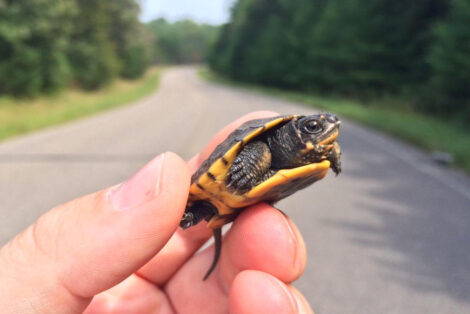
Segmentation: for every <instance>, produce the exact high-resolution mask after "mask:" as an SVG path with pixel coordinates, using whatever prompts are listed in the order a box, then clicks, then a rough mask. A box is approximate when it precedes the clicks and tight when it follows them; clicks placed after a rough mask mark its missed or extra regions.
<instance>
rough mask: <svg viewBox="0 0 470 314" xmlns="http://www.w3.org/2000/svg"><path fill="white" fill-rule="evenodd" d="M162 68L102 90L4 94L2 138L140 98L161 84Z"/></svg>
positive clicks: (0, 102) (0, 122)
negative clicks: (24, 96)
mask: <svg viewBox="0 0 470 314" xmlns="http://www.w3.org/2000/svg"><path fill="white" fill-rule="evenodd" d="M159 74H160V69H157V68H152V69H150V70H149V71H147V73H146V74H145V75H144V77H142V78H140V79H138V80H135V81H128V80H123V79H119V80H116V81H115V82H113V83H112V84H110V85H109V86H107V87H105V88H102V89H100V90H98V91H93V92H87V91H83V90H79V89H76V88H70V89H66V90H64V91H61V92H59V93H57V94H55V95H47V96H39V97H37V98H32V99H14V98H8V97H1V98H0V140H2V139H6V138H8V137H12V136H15V135H19V134H22V133H27V132H31V131H34V130H37V129H41V128H45V127H48V126H51V125H56V124H60V123H64V122H67V121H70V120H74V119H78V118H82V117H85V116H89V115H92V114H94V113H97V112H101V111H104V110H108V109H111V108H115V107H117V106H120V105H124V104H127V103H130V102H132V101H135V100H138V99H140V98H142V97H143V96H145V95H147V94H149V93H151V92H152V91H154V90H155V88H156V87H157V86H158V82H159Z"/></svg>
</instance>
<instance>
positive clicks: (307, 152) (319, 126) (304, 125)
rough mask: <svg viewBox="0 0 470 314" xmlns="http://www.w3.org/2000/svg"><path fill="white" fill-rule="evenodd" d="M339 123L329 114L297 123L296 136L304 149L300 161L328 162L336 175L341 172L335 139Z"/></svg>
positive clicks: (304, 119) (336, 118)
mask: <svg viewBox="0 0 470 314" xmlns="http://www.w3.org/2000/svg"><path fill="white" fill-rule="evenodd" d="M340 124H341V121H340V120H339V119H338V117H337V116H336V115H334V114H331V113H322V114H315V115H310V116H305V117H302V118H300V119H298V121H297V134H298V135H297V136H298V137H299V138H300V141H301V143H302V145H304V147H303V148H302V149H300V154H301V156H302V158H301V159H304V160H306V161H310V162H317V161H321V160H325V159H326V160H329V161H330V162H331V168H332V169H333V171H334V172H335V173H336V174H339V173H340V172H341V162H340V156H341V151H340V147H339V144H338V143H337V142H336V139H337V138H338V135H339V126H340Z"/></svg>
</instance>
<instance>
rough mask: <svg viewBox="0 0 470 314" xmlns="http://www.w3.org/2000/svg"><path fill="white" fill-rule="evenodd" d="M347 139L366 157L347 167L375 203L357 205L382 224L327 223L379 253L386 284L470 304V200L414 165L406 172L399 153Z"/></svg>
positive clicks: (350, 152) (347, 145) (357, 153)
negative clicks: (436, 293)
mask: <svg viewBox="0 0 470 314" xmlns="http://www.w3.org/2000/svg"><path fill="white" fill-rule="evenodd" d="M344 143H345V145H344V150H345V151H347V154H348V155H350V156H354V159H358V160H362V161H363V162H361V163H356V164H355V166H356V167H355V168H353V169H348V167H345V175H347V176H351V177H352V178H354V179H355V180H357V182H358V184H361V182H362V183H368V182H369V183H370V185H368V184H366V185H367V186H368V188H367V191H366V192H364V193H367V197H368V198H369V200H370V201H364V202H362V201H361V202H360V203H356V204H351V208H352V209H353V210H356V211H362V210H363V211H366V212H368V214H369V215H371V214H372V216H374V217H375V218H376V219H377V221H378V223H368V222H363V221H352V220H350V219H344V220H334V221H333V220H329V221H327V222H326V223H328V224H330V225H333V226H335V227H338V228H343V229H345V230H347V233H348V234H350V237H351V238H350V239H351V240H352V241H355V242H357V243H359V245H361V246H365V247H367V248H368V249H370V250H372V251H377V252H378V254H377V257H376V258H375V259H374V260H375V262H376V263H377V265H379V269H380V272H381V275H382V276H383V280H384V284H386V283H387V282H390V281H395V282H397V283H399V284H402V285H406V286H408V287H409V288H411V289H412V290H415V291H416V293H417V294H423V293H428V292H441V293H445V294H448V295H449V296H451V297H453V298H456V299H458V300H460V301H464V302H469V303H470V298H469V295H470V294H469V293H470V271H469V270H470V246H469V245H470V228H469V226H470V208H469V204H468V202H467V203H466V201H465V200H464V199H463V198H462V197H458V196H459V195H457V194H456V192H454V191H452V190H449V189H448V188H447V187H446V186H444V185H441V184H440V183H439V182H438V181H436V180H430V179H429V178H427V177H426V175H424V174H422V173H419V172H418V171H416V170H414V169H412V168H411V167H410V168H409V169H408V170H409V171H406V169H404V168H403V164H399V161H398V160H397V159H396V158H394V157H393V156H386V157H384V152H383V151H380V148H376V151H373V150H371V147H370V146H368V147H367V148H365V147H363V144H362V145H361V142H360V141H358V140H355V139H353V138H345V141H344ZM362 143H363V142H362ZM385 178H386V179H385ZM374 182H381V183H380V184H377V183H375V184H374ZM370 186H372V187H370ZM358 214H360V213H358ZM384 251H386V252H385V254H384ZM379 256H380V257H379ZM385 256H386V257H387V258H386V257H385Z"/></svg>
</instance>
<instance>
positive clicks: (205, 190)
mask: <svg viewBox="0 0 470 314" xmlns="http://www.w3.org/2000/svg"><path fill="white" fill-rule="evenodd" d="M295 117H297V116H296V115H286V116H277V117H271V118H265V119H257V120H251V121H248V122H246V123H244V124H242V125H241V126H240V127H239V128H237V129H236V130H235V131H234V132H232V133H231V134H230V135H229V136H228V137H227V139H226V140H225V141H223V142H222V143H221V144H219V145H218V146H217V147H216V149H215V150H214V152H213V153H212V154H211V155H210V156H209V158H208V159H207V160H205V161H204V162H203V163H202V165H201V167H200V168H199V169H198V170H197V171H196V172H195V173H194V174H193V176H192V178H191V187H190V190H189V199H188V205H191V204H192V203H194V202H196V201H201V200H204V201H208V202H210V203H211V204H213V205H214V206H215V207H216V208H217V211H218V214H216V215H214V216H213V217H212V218H211V219H210V221H209V223H208V227H210V228H219V227H221V226H222V225H224V224H226V223H228V222H230V221H232V220H233V219H235V217H236V216H237V215H238V213H239V212H240V210H242V209H244V208H246V207H247V206H249V205H252V204H255V203H258V202H260V201H266V202H271V203H273V202H276V201H278V200H280V199H283V198H284V197H287V196H289V195H291V194H293V193H294V192H296V191H298V190H299V189H303V188H305V187H307V186H309V185H310V184H312V183H314V182H315V181H318V180H320V179H322V178H323V177H324V176H325V175H326V174H327V172H328V169H329V167H330V161H328V160H324V161H321V162H319V163H312V164H308V165H305V166H301V167H297V168H293V169H282V170H279V171H277V172H276V173H275V174H274V175H272V176H271V177H269V178H268V179H267V180H265V181H263V182H261V183H260V184H258V185H256V186H254V187H253V188H252V189H250V190H249V191H247V192H245V193H243V194H239V193H237V191H229V190H227V188H226V183H225V182H226V178H227V174H228V172H229V170H230V167H231V165H232V163H233V161H234V160H235V157H236V156H237V155H238V153H239V152H240V151H241V150H242V149H243V147H244V146H245V145H246V144H247V143H249V142H250V141H252V140H254V139H256V138H257V137H258V136H260V135H262V134H263V133H265V132H266V131H268V130H271V129H273V128H276V127H280V126H282V125H284V124H285V123H286V122H289V121H290V120H292V119H293V118H295Z"/></svg>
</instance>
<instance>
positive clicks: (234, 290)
mask: <svg viewBox="0 0 470 314" xmlns="http://www.w3.org/2000/svg"><path fill="white" fill-rule="evenodd" d="M273 115H276V113H273V112H256V113H252V114H248V115H246V116H244V117H242V118H241V119H238V120H237V121H235V122H233V123H231V124H230V125H228V126H227V127H225V128H224V129H223V130H222V131H220V132H219V133H218V134H217V135H216V136H215V137H214V138H213V139H212V140H211V141H210V143H209V144H208V145H207V146H206V147H205V148H204V149H203V151H202V152H201V153H200V154H198V155H196V156H195V157H194V158H192V159H191V160H190V161H189V162H187V163H186V162H184V161H183V160H182V159H181V158H180V157H178V156H177V155H175V154H173V153H165V154H162V155H160V156H158V157H156V158H155V159H154V160H152V161H150V162H149V163H148V164H147V165H146V166H145V167H144V168H142V169H141V170H140V171H139V172H138V173H137V174H136V175H134V176H133V177H132V178H131V179H129V180H128V181H126V182H124V183H123V184H121V185H118V186H114V187H110V188H108V189H104V190H102V191H99V192H96V193H93V194H90V195H87V196H84V197H82V198H79V199H76V200H73V201H71V202H69V203H66V204H63V205H60V206H58V207H56V208H54V209H52V210H50V211H49V212H47V213H45V214H44V215H43V216H41V217H40V218H39V219H38V220H37V221H36V222H35V223H34V224H33V225H32V226H30V227H29V228H27V229H26V230H25V231H23V232H22V233H21V234H19V235H17V236H16V237H15V238H14V239H12V240H11V241H10V242H9V243H7V244H6V245H5V246H4V247H2V248H1V250H0V308H1V309H2V313H82V312H85V313H88V314H90V313H227V312H230V313H313V311H312V310H311V308H310V306H309V305H308V303H307V301H306V300H305V298H304V297H303V296H302V294H301V293H300V292H299V291H297V290H296V289H295V288H294V287H293V286H292V285H291V282H293V281H294V280H296V279H297V278H299V277H300V276H301V274H302V272H303V270H304V268H305V264H306V256H307V255H306V251H305V244H304V241H303V239H302V237H301V235H300V233H299V231H298V230H297V228H296V227H295V225H294V223H293V222H292V221H291V220H290V219H289V218H288V217H286V216H285V215H283V214H282V213H281V212H279V211H278V210H276V209H274V208H272V207H271V206H268V205H266V204H258V205H255V206H252V207H251V208H249V209H247V210H245V211H244V212H243V213H242V214H241V215H240V216H239V217H238V218H237V220H236V221H235V222H234V224H233V225H232V227H231V229H230V230H229V231H228V232H227V233H226V234H225V236H224V238H223V246H222V254H221V258H220V261H219V264H218V265H217V267H216V269H215V271H214V272H213V273H212V275H211V276H210V277H209V278H208V279H207V280H206V281H202V277H203V276H204V273H205V271H206V270H207V268H208V267H209V265H210V263H211V261H212V257H213V247H212V246H211V247H209V248H207V249H205V250H203V251H202V252H200V253H197V254H195V253H196V251H198V249H199V248H200V247H201V246H202V245H203V243H204V242H206V241H207V240H208V239H209V238H210V237H211V235H212V232H211V230H209V229H208V228H206V226H205V224H206V223H205V222H201V223H200V224H199V225H197V226H195V227H192V228H189V229H187V230H184V231H183V230H182V229H181V228H179V227H178V224H179V221H180V219H181V216H182V214H183V212H184V209H185V204H186V200H187V195H188V189H189V184H190V175H191V173H193V172H194V171H195V170H196V169H197V168H198V166H199V165H200V164H201V162H202V161H203V160H205V159H206V158H207V157H208V155H209V154H210V153H211V152H212V150H213V149H214V148H215V146H216V145H217V144H218V143H220V142H221V141H222V140H223V139H225V138H226V137H227V135H228V134H229V133H230V132H231V131H233V130H234V129H235V128H236V127H237V126H239V125H240V124H241V123H243V122H244V121H247V120H251V119H256V118H262V117H268V116H273ZM274 248H275V249H274Z"/></svg>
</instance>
